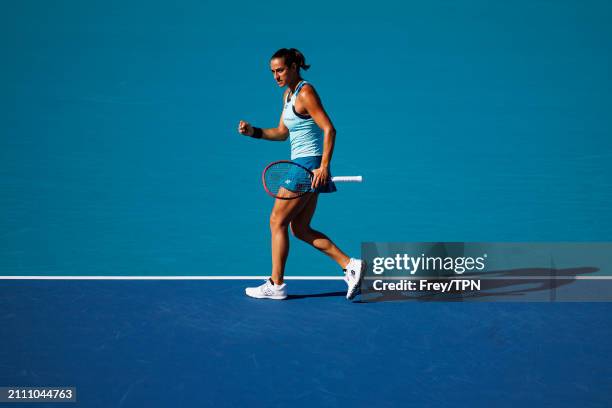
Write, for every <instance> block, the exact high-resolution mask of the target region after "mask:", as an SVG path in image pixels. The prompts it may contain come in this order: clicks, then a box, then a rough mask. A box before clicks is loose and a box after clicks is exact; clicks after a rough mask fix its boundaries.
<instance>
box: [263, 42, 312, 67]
mask: <svg viewBox="0 0 612 408" xmlns="http://www.w3.org/2000/svg"><path fill="white" fill-rule="evenodd" d="M274 58H282V59H283V60H284V61H285V65H287V66H288V67H291V65H292V64H295V66H296V67H297V71H298V72H300V69H304V70H307V69H308V68H310V65H308V64H306V57H304V54H302V53H301V52H300V51H299V50H297V49H295V48H281V49H280V50H278V51H276V52H275V53H274V55H272V58H270V59H274Z"/></svg>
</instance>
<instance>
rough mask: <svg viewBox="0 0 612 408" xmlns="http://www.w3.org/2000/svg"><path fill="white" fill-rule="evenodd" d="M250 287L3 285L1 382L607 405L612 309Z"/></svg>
mask: <svg viewBox="0 0 612 408" xmlns="http://www.w3.org/2000/svg"><path fill="white" fill-rule="evenodd" d="M250 284H252V282H251V281H244V282H243V281H0V341H1V345H2V347H0V385H7V386H8V385H11V386H74V387H76V388H77V400H78V402H77V403H76V404H75V405H74V406H81V407H88V408H89V407H104V408H107V407H142V406H147V407H169V406H179V407H190V406H198V407H219V406H223V407H244V406H266V407H286V406H292V407H294V406H297V407H301V406H304V407H306V406H307V407H313V406H316V407H332V406H339V405H342V406H348V405H351V406H376V407H395V406H398V407H400V406H401V407H404V406H426V407H445V406H452V405H456V403H457V402H459V403H460V404H459V405H461V406H469V407H491V406H495V407H515V406H517V405H519V404H522V405H525V403H528V404H527V405H528V406H580V407H599V406H606V404H607V403H608V399H609V393H608V392H607V391H606V390H608V391H609V386H610V378H612V368H611V367H612V355H611V354H610V352H609V339H610V337H612V326H611V325H610V324H609V322H610V318H609V316H610V313H612V305H611V304H609V303H599V304H596V303H572V304H569V303H450V302H381V303H361V304H356V303H351V302H348V301H346V299H345V298H344V293H345V292H344V287H345V284H344V282H342V281H288V286H289V290H290V293H292V296H291V298H290V299H292V300H299V299H302V300H303V299H308V300H309V301H307V302H291V301H290V302H287V301H271V300H256V299H251V298H247V297H246V296H245V295H244V287H245V286H247V285H250ZM585 339H588V342H585ZM458 345H460V347H458ZM503 390H512V392H504V391H503ZM23 406H27V404H25V405H23ZM49 406H52V404H49Z"/></svg>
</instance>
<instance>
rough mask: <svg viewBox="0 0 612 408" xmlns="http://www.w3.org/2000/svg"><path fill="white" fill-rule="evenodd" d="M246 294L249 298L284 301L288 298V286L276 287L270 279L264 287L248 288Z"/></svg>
mask: <svg viewBox="0 0 612 408" xmlns="http://www.w3.org/2000/svg"><path fill="white" fill-rule="evenodd" d="M244 292H245V293H246V294H247V296H250V297H252V298H257V299H274V300H283V299H286V298H287V285H286V284H284V283H283V284H282V285H275V284H274V283H273V282H272V280H271V279H270V278H268V279H266V281H265V282H264V284H263V285H260V286H257V287H254V288H246V289H245V290H244Z"/></svg>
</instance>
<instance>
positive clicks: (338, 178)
mask: <svg viewBox="0 0 612 408" xmlns="http://www.w3.org/2000/svg"><path fill="white" fill-rule="evenodd" d="M332 181H333V182H334V183H337V182H340V183H361V182H362V181H363V177H361V176H335V177H332Z"/></svg>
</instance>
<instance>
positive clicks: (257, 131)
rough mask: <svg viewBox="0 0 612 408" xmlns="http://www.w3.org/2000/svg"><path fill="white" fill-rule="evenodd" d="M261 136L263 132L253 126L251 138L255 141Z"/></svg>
mask: <svg viewBox="0 0 612 408" xmlns="http://www.w3.org/2000/svg"><path fill="white" fill-rule="evenodd" d="M262 136H263V130H261V128H258V127H255V126H253V136H251V137H253V138H255V139H261V137H262Z"/></svg>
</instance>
